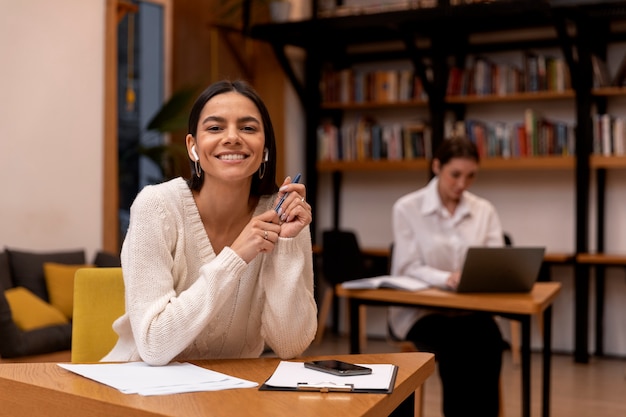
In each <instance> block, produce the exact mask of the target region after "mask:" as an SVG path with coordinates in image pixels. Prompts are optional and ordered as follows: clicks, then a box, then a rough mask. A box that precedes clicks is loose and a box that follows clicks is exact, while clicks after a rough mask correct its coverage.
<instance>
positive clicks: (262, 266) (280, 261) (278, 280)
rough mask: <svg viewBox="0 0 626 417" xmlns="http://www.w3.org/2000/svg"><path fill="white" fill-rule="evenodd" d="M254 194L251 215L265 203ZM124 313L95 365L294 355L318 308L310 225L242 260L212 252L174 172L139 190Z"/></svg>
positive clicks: (305, 342)
mask: <svg viewBox="0 0 626 417" xmlns="http://www.w3.org/2000/svg"><path fill="white" fill-rule="evenodd" d="M273 201H274V197H272V198H269V197H265V198H262V199H261V200H260V202H259V204H258V206H257V208H256V210H255V215H258V214H260V213H263V212H265V211H266V210H268V209H270V208H271V205H272V203H273ZM121 258H122V268H123V273H124V284H125V291H126V313H125V314H124V315H123V316H122V317H120V318H119V319H117V320H116V321H115V323H114V324H113V329H114V330H115V331H116V332H117V333H118V335H119V340H118V342H117V344H116V345H115V347H114V348H113V350H112V351H111V352H109V353H108V354H107V355H106V356H105V357H104V358H103V359H102V361H138V360H143V361H145V362H147V363H149V364H153V365H163V364H167V363H168V362H170V361H173V360H190V359H209V358H248V357H258V356H259V355H260V354H261V353H262V352H263V349H264V346H265V344H267V345H268V346H269V347H270V348H271V349H272V350H273V351H274V352H275V353H276V354H277V355H278V356H279V357H281V358H292V357H295V356H297V355H300V354H301V353H302V352H303V351H304V350H305V349H306V348H307V347H308V346H309V344H310V343H311V341H312V340H313V338H314V337H315V331H316V328H317V307H316V303H315V299H314V295H313V294H314V292H313V263H312V249H311V237H310V231H309V228H308V227H307V228H305V229H303V230H302V232H300V234H299V235H298V236H296V237H294V238H279V241H278V242H277V243H276V246H275V247H274V250H273V252H271V253H269V254H259V255H258V256H257V257H256V258H255V259H254V260H252V261H251V262H250V263H249V264H246V263H245V262H244V261H243V260H242V259H241V258H240V257H239V256H238V255H237V254H236V253H235V252H233V251H232V250H231V249H230V247H225V248H224V249H223V250H222V251H221V252H220V254H219V255H217V256H216V255H215V252H214V251H213V248H212V246H211V242H210V241H209V238H208V236H207V234H206V232H205V230H204V227H203V224H202V220H201V218H200V214H199V213H198V209H197V207H196V204H195V201H194V199H193V196H192V193H191V190H190V189H189V187H188V186H187V184H186V182H185V181H184V180H183V179H182V178H176V179H174V180H171V181H168V182H165V183H163V184H159V185H153V186H147V187H145V188H144V189H143V190H142V191H141V192H140V193H139V194H138V195H137V197H136V199H135V201H134V202H133V205H132V207H131V214H130V227H129V228H128V232H127V235H126V238H125V240H124V244H123V247H122V254H121Z"/></svg>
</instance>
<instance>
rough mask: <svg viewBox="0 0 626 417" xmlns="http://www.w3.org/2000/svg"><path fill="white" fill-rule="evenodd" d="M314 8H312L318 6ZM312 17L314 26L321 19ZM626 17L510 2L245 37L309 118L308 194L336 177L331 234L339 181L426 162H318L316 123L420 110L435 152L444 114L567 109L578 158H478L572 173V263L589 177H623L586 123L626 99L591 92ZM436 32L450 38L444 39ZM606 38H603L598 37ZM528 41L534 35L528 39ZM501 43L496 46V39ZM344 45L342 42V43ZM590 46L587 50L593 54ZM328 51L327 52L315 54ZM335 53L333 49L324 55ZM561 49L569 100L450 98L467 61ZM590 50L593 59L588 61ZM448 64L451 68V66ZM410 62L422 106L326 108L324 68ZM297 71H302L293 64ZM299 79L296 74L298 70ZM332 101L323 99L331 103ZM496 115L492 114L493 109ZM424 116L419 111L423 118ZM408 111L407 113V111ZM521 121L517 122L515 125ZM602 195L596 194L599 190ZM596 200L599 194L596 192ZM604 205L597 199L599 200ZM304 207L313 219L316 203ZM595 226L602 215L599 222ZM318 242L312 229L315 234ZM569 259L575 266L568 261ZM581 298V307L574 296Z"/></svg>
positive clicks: (580, 313)
mask: <svg viewBox="0 0 626 417" xmlns="http://www.w3.org/2000/svg"><path fill="white" fill-rule="evenodd" d="M314 4H316V3H314ZM316 12H317V11H316V10H313V11H312V16H317V14H316ZM625 22H626V8H624V6H623V4H622V3H621V2H616V1H614V0H597V1H596V0H576V1H567V2H566V1H554V2H544V1H536V0H507V1H493V2H486V3H479V4H463V5H459V6H451V5H450V4H449V2H439V3H437V5H436V6H435V7H432V8H428V9H411V10H401V11H389V12H384V13H372V14H363V15H347V16H334V17H328V18H311V19H305V20H302V21H293V22H286V23H282V24H261V25H254V26H253V27H251V31H250V35H251V36H252V37H253V38H255V39H258V40H264V41H267V42H270V43H272V45H273V47H274V52H275V53H276V54H277V56H278V58H279V61H280V62H281V65H283V67H284V69H285V73H286V74H287V76H288V77H289V79H290V81H291V82H292V84H294V89H295V90H296V92H297V93H298V95H299V98H300V99H301V101H302V105H303V108H304V109H305V110H304V113H305V114H306V145H305V146H306V163H307V166H306V174H307V175H306V177H307V185H308V186H309V187H311V188H310V189H312V190H317V184H318V182H319V179H318V177H319V175H320V174H322V173H332V187H333V190H332V193H333V200H332V201H333V202H332V204H333V208H332V211H333V217H334V218H333V224H334V225H335V226H337V227H340V224H339V223H340V221H339V213H340V212H341V210H340V208H341V207H340V205H341V200H342V199H341V198H340V195H341V173H342V172H368V171H369V172H383V171H407V172H410V171H414V170H427V169H428V168H429V161H428V160H426V159H419V160H401V161H395V160H393V161H389V160H380V161H335V162H327V161H319V160H318V156H317V152H318V151H319V147H318V141H317V129H318V127H319V126H320V122H321V121H322V120H327V119H332V120H333V124H334V125H335V126H341V120H342V118H343V117H344V116H345V111H350V110H356V111H357V112H358V111H360V110H368V111H369V110H372V111H374V110H382V111H381V113H383V112H385V111H389V110H393V109H403V108H406V109H411V110H412V109H413V108H418V107H424V109H425V112H427V113H428V114H429V116H430V120H429V121H428V124H429V127H430V128H431V129H432V131H431V132H432V148H433V149H434V148H436V147H437V145H438V144H439V143H441V141H442V140H443V139H444V137H443V136H444V134H445V133H446V131H445V128H446V126H445V123H446V117H445V116H446V112H454V113H455V116H456V119H457V120H463V119H464V118H465V106H471V105H482V104H483V103H485V104H489V103H492V104H493V103H495V104H496V105H499V104H500V103H503V104H504V105H506V104H507V103H511V104H515V103H523V104H524V105H526V103H528V107H531V104H532V103H542V104H548V105H550V106H552V105H554V106H561V107H564V106H565V104H566V103H567V105H568V106H569V105H570V104H573V107H574V108H575V110H574V112H573V113H574V117H575V118H576V120H575V125H576V129H575V141H576V144H575V148H576V152H577V154H576V155H575V156H537V157H528V158H510V159H506V158H483V160H482V161H481V170H492V171H494V172H495V171H512V170H519V171H524V170H526V171H532V170H571V171H572V172H573V174H574V177H575V178H574V194H575V196H576V202H575V217H576V218H575V225H573V227H575V239H574V240H575V246H576V247H575V250H574V252H575V253H583V252H587V251H588V245H589V243H588V242H589V229H590V224H589V223H590V217H591V215H592V214H594V213H591V212H590V209H589V206H590V204H589V201H590V199H591V195H590V194H591V191H590V182H591V179H592V170H593V169H596V170H597V173H596V174H598V175H596V176H595V177H596V178H598V177H599V178H601V179H602V180H603V179H604V168H611V169H622V168H626V157H622V156H619V157H615V156H611V157H604V156H596V155H591V151H592V148H591V146H589V144H590V143H592V142H591V140H592V138H591V137H590V135H591V132H593V124H592V117H591V113H592V112H593V111H596V110H597V111H599V110H598V108H602V107H603V106H604V104H605V102H606V100H605V98H611V97H616V96H617V97H619V96H626V87H606V88H592V85H591V83H592V80H591V79H590V78H591V77H592V75H593V71H592V62H591V55H592V53H597V52H598V51H599V52H601V51H602V49H603V48H604V47H605V46H606V45H608V44H610V43H613V42H623V41H624V40H625V39H626V29H624V23H625ZM442 27H447V28H454V30H453V31H443V32H442V30H441V28H442ZM604 29H607V30H606V33H605V31H604ZM530 32H532V33H533V35H532V36H529V33H530ZM500 35H502V36H500ZM338 40H340V42H338ZM590 42H591V45H593V48H590ZM321 45H324V46H321ZM329 45H332V47H329ZM293 46H295V47H300V48H302V49H303V50H304V51H305V52H306V54H307V58H306V60H305V70H306V71H305V74H306V80H305V81H302V80H300V78H299V77H296V76H294V74H295V73H297V71H296V70H294V68H293V67H292V65H291V63H290V62H289V58H288V56H287V53H286V52H285V50H286V49H287V47H293ZM550 48H560V50H561V52H562V55H563V58H565V61H566V62H567V64H568V65H569V75H570V76H571V85H572V87H573V89H574V90H565V91H562V92H560V91H537V92H523V93H516V94H507V95H486V96H446V91H448V90H447V81H448V80H447V78H448V77H447V76H448V72H447V71H448V70H449V69H450V68H451V65H459V66H465V65H467V61H466V58H467V57H469V56H478V55H481V54H484V55H488V54H490V53H498V52H512V51H519V52H524V51H529V50H541V49H550ZM590 49H593V51H591V50H590ZM453 60H454V64H452V61H453ZM391 61H410V63H411V64H412V66H413V70H414V71H415V74H416V75H418V76H419V77H420V79H421V81H422V85H423V87H424V90H425V91H426V93H427V94H428V96H429V99H428V100H423V101H422V100H420V101H410V102H404V103H401V102H384V103H380V102H374V103H369V102H368V103H322V97H323V95H322V93H321V91H320V79H321V75H322V74H321V72H322V69H323V68H325V65H326V66H329V67H332V68H336V69H343V68H350V67H352V68H354V67H357V66H358V65H359V64H362V63H375V62H391ZM297 65H298V66H299V65H300V62H298V63H297ZM298 69H299V67H298ZM327 98H328V97H327ZM494 107H496V106H494ZM419 110H420V111H422V109H421V108H420V109H419ZM405 111H406V110H405ZM520 119H521V117H520ZM596 189H599V188H596ZM596 194H599V193H598V192H596ZM598 198H600V197H598ZM308 201H309V203H310V204H311V205H312V206H313V209H314V210H315V209H316V203H317V197H316V195H315V193H311V196H310V198H309V197H308ZM595 215H596V216H598V218H600V216H601V215H602V214H601V213H595ZM311 227H312V232H313V234H314V236H315V233H316V232H317V230H316V224H315V219H314V220H313V223H312V225H311ZM568 259H571V258H568ZM576 270H577V271H576V273H575V275H576V276H575V280H574V281H575V285H576V291H574V293H575V300H574V304H575V308H574V310H575V313H574V314H575V318H574V321H575V327H576V328H575V353H574V356H575V360H576V361H577V362H588V360H589V355H588V330H589V329H588V323H587V321H588V317H587V310H588V302H586V297H587V295H586V294H587V292H586V291H585V288H584V286H581V285H582V284H584V283H586V282H588V277H587V276H583V275H581V274H580V273H579V271H578V270H579V268H576ZM578 295H580V297H579V296H578Z"/></svg>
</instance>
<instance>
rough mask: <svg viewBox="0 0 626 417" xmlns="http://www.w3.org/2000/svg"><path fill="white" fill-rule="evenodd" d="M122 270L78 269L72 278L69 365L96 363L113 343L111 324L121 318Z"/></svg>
mask: <svg viewBox="0 0 626 417" xmlns="http://www.w3.org/2000/svg"><path fill="white" fill-rule="evenodd" d="M124 311H125V307H124V280H123V278H122V268H81V269H79V270H78V271H76V274H75V276H74V312H73V319H72V362H77V363H88V362H98V361H99V360H100V359H102V358H103V357H104V356H105V355H106V354H107V353H109V351H110V350H111V349H112V348H113V346H114V345H115V343H116V342H117V333H115V332H114V331H113V328H112V324H113V322H114V321H115V320H116V319H117V318H118V317H120V316H121V315H122V314H124Z"/></svg>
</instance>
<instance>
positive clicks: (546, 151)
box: [445, 110, 576, 158]
mask: <svg viewBox="0 0 626 417" xmlns="http://www.w3.org/2000/svg"><path fill="white" fill-rule="evenodd" d="M445 130H446V132H452V133H447V134H455V135H465V136H467V137H468V138H470V140H472V141H473V142H474V143H476V146H477V147H478V152H479V155H480V156H481V158H490V157H502V158H523V157H535V156H548V155H553V156H566V155H574V154H575V152H576V138H575V132H574V126H572V125H570V124H567V123H565V122H561V121H555V120H548V119H547V118H545V117H541V116H539V115H538V114H537V113H536V112H535V111H533V110H527V111H526V112H525V115H524V120H523V121H521V122H517V123H505V122H494V123H492V122H486V121H483V120H462V121H457V122H454V124H453V126H452V127H450V126H447V127H446V128H445Z"/></svg>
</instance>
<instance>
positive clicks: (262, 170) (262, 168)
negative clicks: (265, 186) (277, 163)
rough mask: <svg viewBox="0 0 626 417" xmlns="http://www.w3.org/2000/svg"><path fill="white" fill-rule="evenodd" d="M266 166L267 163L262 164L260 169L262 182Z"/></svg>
mask: <svg viewBox="0 0 626 417" xmlns="http://www.w3.org/2000/svg"><path fill="white" fill-rule="evenodd" d="M265 164H267V162H263V163H261V166H260V167H259V179H260V180H262V179H263V177H264V176H265Z"/></svg>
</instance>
